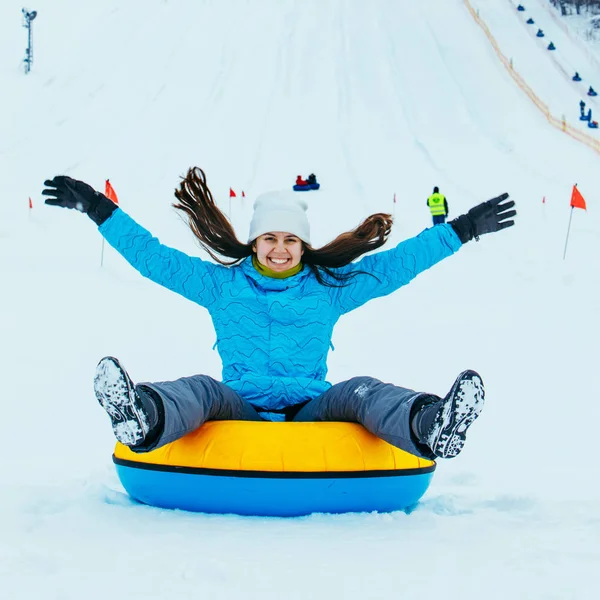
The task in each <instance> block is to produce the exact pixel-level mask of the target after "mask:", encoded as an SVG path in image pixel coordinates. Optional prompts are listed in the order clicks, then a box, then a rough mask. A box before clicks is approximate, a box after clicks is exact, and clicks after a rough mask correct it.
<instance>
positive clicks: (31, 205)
mask: <svg viewBox="0 0 600 600" xmlns="http://www.w3.org/2000/svg"><path fill="white" fill-rule="evenodd" d="M32 208H33V202H32V201H31V196H30V197H29V210H31V209H32Z"/></svg>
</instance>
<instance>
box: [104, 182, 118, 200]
mask: <svg viewBox="0 0 600 600" xmlns="http://www.w3.org/2000/svg"><path fill="white" fill-rule="evenodd" d="M104 195H105V196H106V197H107V198H108V199H109V200H112V201H113V202H114V203H115V204H119V199H118V198H117V194H116V192H115V190H114V188H113V186H112V185H111V184H110V181H109V180H108V179H107V180H106V186H105V187H104Z"/></svg>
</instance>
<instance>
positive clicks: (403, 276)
mask: <svg viewBox="0 0 600 600" xmlns="http://www.w3.org/2000/svg"><path fill="white" fill-rule="evenodd" d="M461 245H462V244H461V242H460V240H459V239H458V236H457V235H456V233H454V230H453V229H452V226H451V225H448V224H446V225H436V226H435V227H431V228H430V229H426V230H425V231H423V232H422V233H420V234H419V235H417V236H416V237H414V238H411V239H408V240H405V241H403V242H400V244H398V245H397V246H396V247H395V248H392V249H391V250H387V251H386V252H378V253H376V254H371V255H369V256H365V257H364V258H363V259H362V260H360V261H358V262H357V263H352V264H351V265H348V267H344V268H343V269H340V272H342V273H351V272H356V271H364V272H365V273H368V274H361V273H359V274H357V275H356V276H355V277H354V278H352V279H351V280H350V283H349V285H347V286H345V287H341V288H337V289H336V295H337V303H338V308H339V311H340V314H344V313H347V312H350V311H351V310H354V309H355V308H358V307H359V306H362V305H363V304H365V302H368V301H369V300H372V299H373V298H379V297H381V296H386V295H387V294H391V293H392V292H395V291H396V290H397V289H398V288H400V287H402V286H403V285H406V284H407V283H409V282H410V281H412V280H413V279H414V278H415V277H416V276H417V275H418V274H419V273H422V272H423V271H426V270H427V269H429V268H430V267H432V266H433V265H435V264H436V263H438V262H439V261H441V260H442V259H444V258H446V257H448V256H451V255H452V254H454V253H455V252H456V251H457V250H458V249H459V248H460V247H461Z"/></svg>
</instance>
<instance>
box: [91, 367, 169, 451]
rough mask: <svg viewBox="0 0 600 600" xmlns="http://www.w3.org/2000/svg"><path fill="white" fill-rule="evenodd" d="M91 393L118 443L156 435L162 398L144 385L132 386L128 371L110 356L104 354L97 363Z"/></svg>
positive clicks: (139, 441)
mask: <svg viewBox="0 0 600 600" xmlns="http://www.w3.org/2000/svg"><path fill="white" fill-rule="evenodd" d="M94 393H95V394H96V398H97V399H98V402H99V403H100V405H101V406H102V408H103V409H104V410H105V411H106V412H107V414H108V416H109V417H110V420H111V422H112V427H113V431H114V434H115V437H116V438H117V440H118V441H119V442H121V444H125V445H126V446H130V447H136V446H142V445H147V444H149V442H150V441H151V439H152V440H155V439H156V438H157V437H158V435H157V434H158V433H159V432H160V429H161V427H162V423H161V420H162V419H161V414H162V410H161V409H162V402H161V401H160V397H157V396H158V394H156V392H154V391H153V390H151V389H150V388H148V387H145V386H137V389H136V386H134V384H133V382H132V381H131V378H130V377H129V375H128V374H127V371H126V370H125V369H124V368H123V366H122V365H121V363H120V362H119V361H118V360H117V359H116V358H114V357H112V356H105V357H104V358H103V359H102V360H101V361H100V362H99V363H98V366H97V367H96V374H95V376H94Z"/></svg>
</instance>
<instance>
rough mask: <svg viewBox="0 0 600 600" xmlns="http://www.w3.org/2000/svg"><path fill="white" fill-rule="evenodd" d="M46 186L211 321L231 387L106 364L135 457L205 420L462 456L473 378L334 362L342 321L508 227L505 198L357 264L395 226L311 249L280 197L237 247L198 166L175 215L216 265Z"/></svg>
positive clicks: (304, 227)
mask: <svg viewBox="0 0 600 600" xmlns="http://www.w3.org/2000/svg"><path fill="white" fill-rule="evenodd" d="M45 185H46V186H47V187H46V189H44V191H43V192H42V194H43V195H44V196H46V197H47V200H46V204H49V205H51V206H60V207H65V208H76V209H77V210H79V211H81V212H83V213H86V214H87V215H88V216H89V217H90V218H91V219H92V220H93V221H94V223H96V225H98V227H99V231H100V233H101V234H102V235H103V236H104V237H105V239H106V240H107V241H108V242H109V243H110V244H111V245H112V246H113V247H114V248H115V249H116V250H117V251H118V252H119V253H120V254H121V255H122V256H123V257H124V258H125V260H127V261H128V262H129V263H130V264H131V265H132V266H133V267H134V268H135V269H137V270H138V271H139V272H140V273H141V274H142V275H144V276H145V277H148V278H149V279H151V280H152V281H154V282H156V283H158V284H160V285H163V286H165V287H166V288H168V289H170V290H172V291H174V292H177V293H178V294H181V295H182V296H184V297H185V298H187V299H189V300H191V301H192V302H195V303H197V304H199V305H200V306H203V307H204V308H206V309H207V310H208V311H209V313H210V315H211V317H212V319H213V323H214V327H215V330H216V334H217V343H218V349H219V354H220V356H221V358H222V360H223V381H217V380H216V379H213V378H212V377H209V376H207V375H194V376H192V377H184V378H182V379H177V380H176V381H166V382H153V383H149V382H147V383H139V384H137V385H135V384H134V383H133V382H132V380H131V379H130V377H129V375H128V374H127V372H126V371H125V369H124V368H123V366H122V365H121V363H120V362H119V361H118V360H117V359H116V358H113V357H110V356H107V357H105V358H103V359H102V360H101V361H100V362H99V364H98V366H97V368H96V374H95V377H94V391H95V394H96V397H97V399H98V401H99V402H100V404H101V406H102V407H103V408H104V410H105V411H106V412H107V414H108V416H109V417H110V420H111V422H112V426H113V430H114V433H115V436H116V438H117V439H118V440H119V441H120V442H121V443H123V444H126V445H127V446H129V447H130V448H131V450H133V451H134V452H147V451H149V450H152V449H154V448H158V447H160V446H163V445H165V444H168V443H169V442H172V441H174V440H176V439H178V438H180V437H182V436H184V435H185V434H186V433H189V432H191V431H193V430H195V429H197V428H198V427H199V426H200V425H202V423H204V422H205V421H207V420H209V419H213V420H222V419H245V420H253V421H259V420H261V419H263V420H269V421H282V420H287V421H350V422H356V423H360V424H362V425H363V426H364V427H365V428H366V429H367V430H369V431H370V432H372V433H373V434H375V435H376V436H379V437H380V438H382V439H384V440H386V441H387V442H389V443H390V444H393V445H394V446H397V447H398V448H401V449H403V450H405V451H407V452H410V453H412V454H415V455H417V456H423V457H427V458H452V457H454V456H456V455H457V454H459V452H460V451H461V450H462V448H463V445H464V442H465V435H466V432H467V429H468V428H469V426H470V425H471V424H472V423H473V421H474V420H475V419H476V418H477V417H478V415H479V413H480V412H481V409H482V407H483V402H484V388H483V382H482V380H481V377H480V376H479V375H478V374H477V373H476V372H475V371H471V370H467V371H464V372H463V373H461V374H460V375H459V376H458V377H457V378H456V381H455V382H454V384H453V385H452V387H451V389H450V391H449V392H448V394H447V395H446V396H445V397H444V398H441V397H439V396H436V395H434V394H430V393H427V392H417V391H413V390H411V389H406V388H403V387H398V386H396V385H393V384H391V383H384V382H382V381H379V380H377V379H375V378H373V377H369V376H358V377H353V378H352V379H349V380H347V381H343V382H341V383H337V384H334V385H331V384H330V383H329V382H327V381H326V380H325V375H326V373H327V360H326V359H327V353H328V351H329V348H330V345H331V336H332V333H333V328H334V326H335V324H336V322H337V321H338V319H339V318H340V317H341V316H342V315H344V314H346V313H348V312H350V311H352V310H354V309H356V308H359V307H360V306H362V305H363V304H365V303H366V302H368V301H369V300H372V299H374V298H379V297H381V296H386V295H388V294H391V293H392V292H395V291H396V290H398V289H399V288H400V287H402V286H403V285H406V284H408V283H409V282H410V281H411V280H412V279H413V278H414V277H416V276H417V275H418V274H419V273H421V272H423V271H425V270H427V269H429V268H430V267H432V266H433V265H434V264H436V263H437V262H439V261H441V260H443V259H444V258H446V257H448V256H450V255H452V254H454V253H455V252H456V251H457V250H458V249H459V248H460V247H461V246H462V244H466V243H467V242H468V241H470V240H472V239H473V238H475V239H479V236H480V235H484V234H486V233H491V232H496V231H500V230H502V229H505V228H507V227H511V226H512V225H513V224H514V220H513V217H514V216H515V214H516V211H515V210H513V207H514V204H515V203H514V202H513V201H509V200H507V198H508V194H502V195H501V196H498V197H497V198H493V199H492V200H489V201H487V202H484V203H482V204H479V205H478V206H476V207H475V208H472V209H471V210H470V211H469V212H467V213H466V214H464V215H461V216H459V217H457V218H456V219H454V220H453V221H452V222H451V223H449V224H445V225H441V226H439V227H432V228H430V229H426V230H425V231H423V232H422V233H421V234H419V235H418V236H416V237H414V238H411V239H408V240H405V241H403V242H401V243H400V244H398V245H397V246H396V247H395V248H391V249H390V250H387V251H385V252H379V253H375V254H369V255H368V256H364V257H363V258H362V259H361V260H360V261H358V262H353V261H354V260H355V259H358V258H359V257H361V256H363V255H364V254H366V253H371V252H372V251H373V250H375V249H377V248H379V247H381V246H383V245H384V244H385V242H386V240H387V238H388V236H389V234H390V232H391V227H392V219H391V216H390V215H388V214H382V213H377V214H373V215H371V216H370V217H368V218H366V219H365V220H364V221H363V222H362V223H361V224H360V225H359V226H358V227H357V228H356V229H354V230H352V231H348V232H346V233H343V234H341V235H339V236H338V237H337V238H335V239H334V240H333V241H331V242H329V243H328V244H326V245H325V246H323V247H321V248H314V247H313V246H312V245H311V236H310V226H309V222H308V219H307V215H306V209H307V204H306V203H305V202H304V201H303V200H301V199H298V197H297V194H294V193H293V192H291V191H290V192H270V193H266V194H263V195H261V196H259V197H258V198H257V199H256V202H255V204H254V213H253V216H252V221H251V223H250V232H249V235H248V238H247V241H246V242H241V241H239V240H238V239H237V237H236V235H235V232H234V230H233V228H232V226H231V224H230V223H229V221H228V220H227V218H226V217H225V215H224V214H223V213H222V212H221V211H220V209H219V208H218V207H217V205H216V204H215V202H214V199H213V196H212V194H211V192H210V190H209V188H208V186H207V183H206V177H205V175H204V172H203V171H202V170H201V169H199V168H193V169H190V170H189V171H188V173H187V176H186V177H185V179H183V181H182V182H181V184H180V187H179V189H177V190H176V191H175V197H176V198H177V203H176V204H174V206H175V208H176V209H178V210H180V211H182V212H183V213H184V214H185V215H186V216H187V218H188V219H189V225H190V228H191V229H192V231H193V232H194V234H195V236H196V237H197V238H198V241H199V242H200V244H201V245H202V246H203V247H204V248H205V249H206V251H207V252H208V253H209V254H210V256H211V257H212V258H213V259H214V260H215V261H216V263H215V262H209V261H205V260H201V259H200V258H197V257H192V256H188V255H186V254H184V253H183V252H180V251H178V250H175V249H173V248H169V247H167V246H164V245H163V244H161V243H160V242H159V241H158V240H157V239H156V238H155V237H153V236H152V234H151V233H150V232H148V231H147V230H146V229H144V228H143V227H142V226H141V225H138V224H137V223H136V222H135V221H134V220H133V219H132V218H131V217H130V216H129V215H127V214H126V213H125V212H124V211H123V210H122V209H121V208H119V207H117V206H116V205H115V204H113V203H112V202H111V201H110V200H109V199H108V198H106V197H105V196H104V195H103V194H101V193H100V192H97V191H95V190H94V189H93V188H91V187H90V186H89V185H87V184H86V183H84V182H82V181H77V180H75V179H71V178H70V177H65V176H60V175H59V176H56V177H54V178H53V179H50V180H47V181H46V182H45ZM373 343H374V344H376V341H373ZM403 343H405V344H408V345H410V341H409V340H405V341H404V342H403ZM433 343H435V344H437V346H439V345H440V344H443V343H445V342H444V340H438V341H436V342H433V341H432V344H433ZM374 348H376V346H374ZM434 353H435V351H434Z"/></svg>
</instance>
